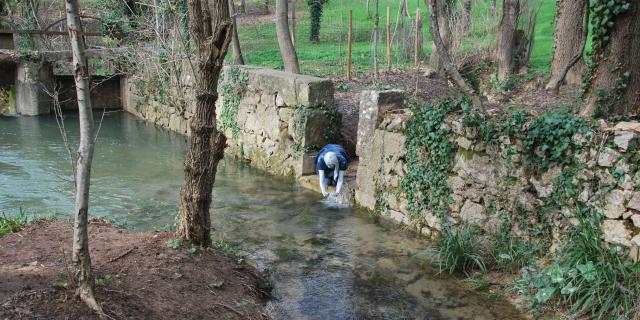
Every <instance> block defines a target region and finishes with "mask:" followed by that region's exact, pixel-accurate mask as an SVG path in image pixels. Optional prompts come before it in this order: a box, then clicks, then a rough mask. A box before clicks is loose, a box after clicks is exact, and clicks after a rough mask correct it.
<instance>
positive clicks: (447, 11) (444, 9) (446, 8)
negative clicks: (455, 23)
mask: <svg viewBox="0 0 640 320" xmlns="http://www.w3.org/2000/svg"><path fill="white" fill-rule="evenodd" d="M436 10H437V13H436V14H437V17H438V20H437V21H438V30H439V32H440V39H442V44H443V45H444V48H445V49H446V50H447V52H448V50H449V48H451V25H450V21H451V15H452V13H453V11H452V7H451V5H450V4H447V3H446V1H437V5H436ZM429 16H431V15H429ZM429 65H431V68H433V70H434V71H435V72H437V73H439V74H445V73H446V70H445V69H444V65H443V63H442V61H441V55H440V54H439V53H438V47H437V46H436V44H435V41H433V44H432V46H431V56H430V57H429Z"/></svg>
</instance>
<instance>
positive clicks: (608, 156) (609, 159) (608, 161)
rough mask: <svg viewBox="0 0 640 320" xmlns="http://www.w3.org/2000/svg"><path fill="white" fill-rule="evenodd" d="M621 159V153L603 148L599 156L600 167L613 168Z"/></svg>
mask: <svg viewBox="0 0 640 320" xmlns="http://www.w3.org/2000/svg"><path fill="white" fill-rule="evenodd" d="M619 158H620V153H618V152H617V151H615V150H613V149H611V148H603V149H602V151H600V154H599V155H598V165H599V166H601V167H613V165H614V164H615V163H616V161H618V159H619Z"/></svg>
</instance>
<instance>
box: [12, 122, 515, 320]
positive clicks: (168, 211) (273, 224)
mask: <svg viewBox="0 0 640 320" xmlns="http://www.w3.org/2000/svg"><path fill="white" fill-rule="evenodd" d="M100 117H101V114H96V123H98V122H99V120H100ZM65 120H66V121H65V126H66V129H67V132H68V134H69V137H68V140H69V142H70V144H71V145H72V147H71V154H73V153H74V151H73V150H74V149H75V144H76V143H77V141H78V136H77V135H78V125H77V116H74V115H70V116H68V117H67V118H66V119H65ZM186 145H187V143H186V138H185V137H183V136H180V135H177V134H174V133H172V132H168V131H166V130H162V129H159V128H157V127H155V126H154V125H152V124H148V123H145V122H144V121H141V120H139V119H137V118H136V117H134V116H132V115H129V114H126V113H123V112H112V113H108V114H106V115H105V116H104V119H103V121H102V124H101V126H100V131H99V136H98V140H97V145H96V154H95V157H94V164H93V176H92V185H91V205H90V215H92V216H94V215H99V216H107V217H109V218H110V219H112V220H115V221H117V222H119V223H121V224H123V225H125V226H126V227H128V228H131V229H134V230H140V231H152V230H161V229H164V228H166V227H167V226H171V225H172V224H173V223H174V221H175V215H176V213H177V205H178V193H179V190H180V185H181V183H182V177H183V175H182V161H183V158H184V151H185V148H186ZM213 199H214V202H213V205H212V210H211V215H212V224H213V228H214V230H213V233H212V234H213V235H212V237H213V240H214V241H216V242H218V243H219V244H224V245H227V246H229V247H231V248H233V249H234V250H236V251H237V253H238V254H239V255H241V256H244V257H245V258H246V259H247V260H248V261H250V262H251V263H252V264H254V265H255V266H257V267H258V268H259V269H261V270H269V273H270V274H271V276H272V278H273V280H274V286H275V289H274V296H275V299H274V300H272V301H271V302H269V304H268V306H267V309H268V311H269V313H270V314H271V316H272V317H274V318H275V319H518V318H520V317H521V316H520V313H519V312H518V311H517V310H516V309H515V308H513V307H512V306H511V305H509V304H508V303H507V302H505V301H500V300H498V299H490V297H488V296H487V295H480V294H478V293H475V292H472V291H469V290H467V289H465V288H464V287H463V286H462V285H461V284H460V282H459V281H458V280H455V279H452V278H450V277H446V276H443V275H440V274H438V272H437V269H434V268H433V267H432V266H431V265H432V263H433V255H434V253H433V247H432V245H431V244H430V243H429V242H428V241H426V240H424V239H422V238H420V237H417V236H414V235H412V234H410V233H408V232H405V231H403V230H401V229H400V228H398V227H396V226H393V225H389V224H385V223H379V222H377V221H376V219H373V218H372V217H370V216H369V215H368V214H367V213H366V212H363V211H361V210H358V209H352V208H348V207H344V206H333V205H331V204H329V203H325V202H323V201H321V197H320V196H319V194H317V193H315V192H313V191H309V190H305V189H302V188H301V187H300V186H299V185H298V184H296V183H293V182H290V181H287V180H283V179H280V178H278V177H273V176H270V175H267V174H264V173H262V172H260V171H258V170H255V169H251V168H250V167H248V166H246V165H242V164H238V163H236V162H234V161H233V160H231V159H225V161H222V162H221V163H220V167H219V169H218V175H217V179H216V183H215V186H214V195H213ZM20 210H22V211H24V212H28V213H36V214H39V215H45V214H54V215H56V216H58V217H60V218H64V219H69V218H70V217H71V214H70V213H71V212H72V211H73V181H72V169H71V164H70V161H69V154H68V151H67V149H66V148H65V144H64V142H63V139H62V138H61V134H60V129H59V126H58V124H57V122H56V119H55V117H53V116H40V117H16V118H2V117H0V212H4V213H5V214H9V215H11V214H17V213H18V212H20Z"/></svg>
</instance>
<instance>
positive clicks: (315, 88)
mask: <svg viewBox="0 0 640 320" xmlns="http://www.w3.org/2000/svg"><path fill="white" fill-rule="evenodd" d="M295 83H296V92H297V104H298V105H302V106H306V107H309V108H317V107H322V106H325V107H329V106H333V105H335V100H334V97H333V82H331V80H329V79H323V78H317V77H312V76H307V75H297V77H296V79H295Z"/></svg>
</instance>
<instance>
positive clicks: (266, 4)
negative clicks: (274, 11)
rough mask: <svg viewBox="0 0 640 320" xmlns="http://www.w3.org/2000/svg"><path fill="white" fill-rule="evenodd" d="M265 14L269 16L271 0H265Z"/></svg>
mask: <svg viewBox="0 0 640 320" xmlns="http://www.w3.org/2000/svg"><path fill="white" fill-rule="evenodd" d="M264 14H269V0H264Z"/></svg>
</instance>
